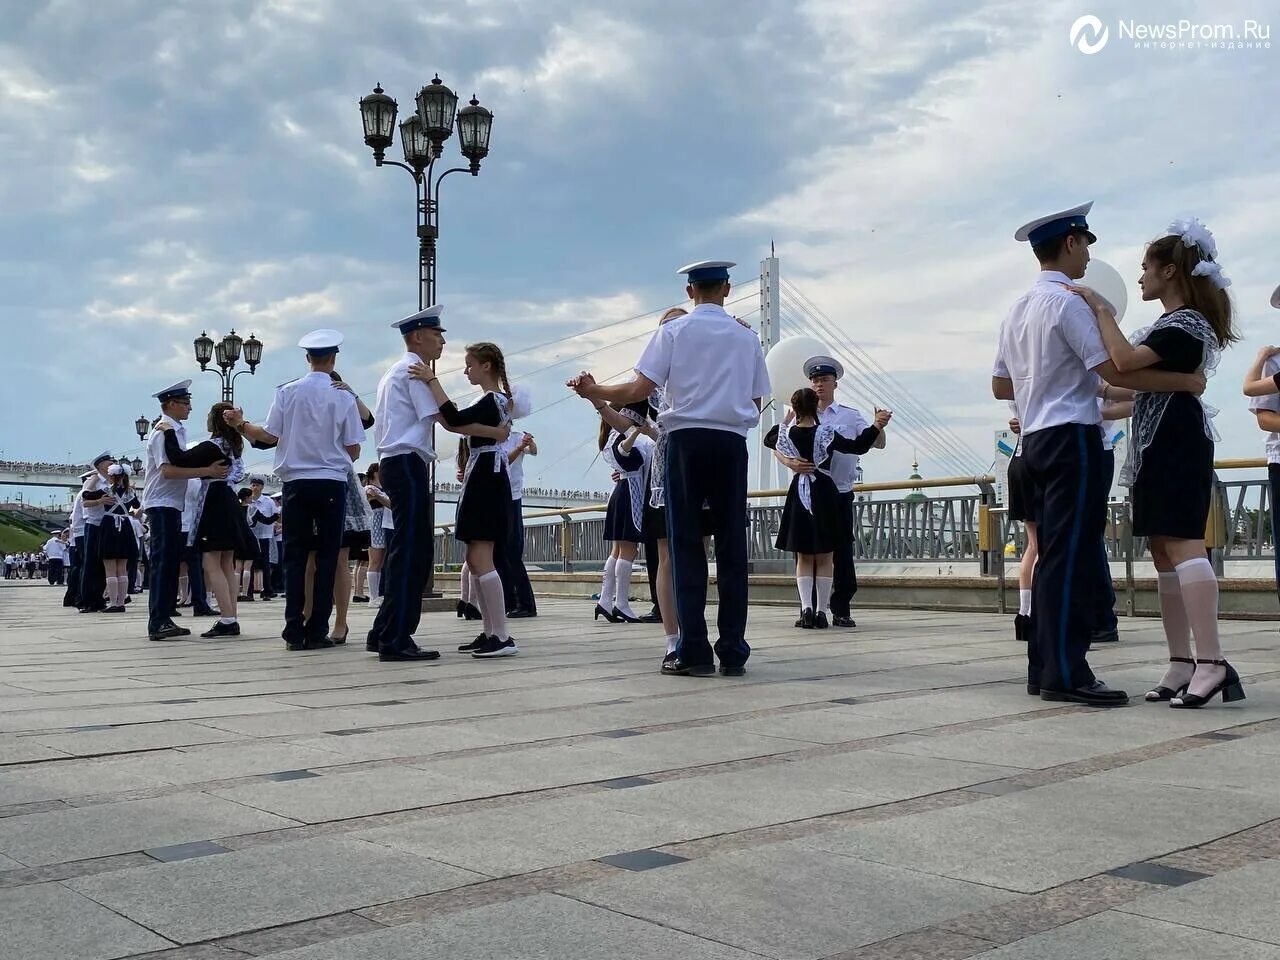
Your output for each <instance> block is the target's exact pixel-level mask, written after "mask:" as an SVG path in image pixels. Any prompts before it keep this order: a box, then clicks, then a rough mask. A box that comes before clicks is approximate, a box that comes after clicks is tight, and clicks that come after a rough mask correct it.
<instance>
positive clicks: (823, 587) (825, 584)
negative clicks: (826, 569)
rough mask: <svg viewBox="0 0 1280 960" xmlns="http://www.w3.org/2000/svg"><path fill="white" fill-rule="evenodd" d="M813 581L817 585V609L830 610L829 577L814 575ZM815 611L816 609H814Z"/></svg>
mask: <svg viewBox="0 0 1280 960" xmlns="http://www.w3.org/2000/svg"><path fill="white" fill-rule="evenodd" d="M814 583H815V584H817V587H818V610H822V611H824V612H826V613H830V612H831V578H830V577H816V578H815V579H814ZM814 612H815V613H816V612H817V611H814Z"/></svg>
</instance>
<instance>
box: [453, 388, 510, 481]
mask: <svg viewBox="0 0 1280 960" xmlns="http://www.w3.org/2000/svg"><path fill="white" fill-rule="evenodd" d="M489 392H490V393H491V394H493V399H494V400H496V401H497V403H498V424H497V425H498V426H502V425H503V424H504V423H510V422H511V401H510V400H508V399H507V396H506V394H504V393H495V392H494V391H492V390H490V391H489ZM480 399H481V400H483V399H484V397H481V398H480ZM476 402H477V403H478V402H479V401H476ZM487 453H492V454H493V472H494V473H498V472H499V471H502V470H505V469H506V468H507V458H506V457H505V456H504V455H503V453H502V450H501V449H499V446H498V444H497V443H496V442H495V443H494V444H493V446H491V447H481V448H480V449H479V450H477V449H476V448H475V447H472V448H471V456H469V457H467V466H466V469H465V470H464V471H463V473H462V490H461V491H460V492H459V493H458V502H459V503H461V502H462V498H463V497H464V496H466V493H467V481H468V480H470V479H471V471H472V470H473V469H475V465H476V461H477V460H479V459H480V457H482V456H483V455H485V454H487Z"/></svg>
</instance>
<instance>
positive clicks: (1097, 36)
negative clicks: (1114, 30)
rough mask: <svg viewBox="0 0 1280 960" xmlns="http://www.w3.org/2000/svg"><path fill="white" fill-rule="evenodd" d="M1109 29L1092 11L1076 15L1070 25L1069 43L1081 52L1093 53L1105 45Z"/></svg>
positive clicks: (1109, 35) (1109, 33)
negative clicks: (1081, 15) (1080, 15)
mask: <svg viewBox="0 0 1280 960" xmlns="http://www.w3.org/2000/svg"><path fill="white" fill-rule="evenodd" d="M1110 39H1111V29H1110V28H1109V27H1106V26H1103V23H1102V21H1101V20H1099V19H1098V18H1097V17H1095V16H1094V15H1093V14H1092V13H1086V14H1085V15H1084V16H1083V17H1078V18H1077V19H1076V22H1075V23H1073V24H1072V25H1071V45H1072V46H1073V47H1075V48H1076V49H1077V50H1079V51H1080V52H1081V53H1088V54H1094V53H1097V52H1098V51H1099V50H1101V49H1102V48H1103V47H1105V46H1106V45H1107V41H1108V40H1110Z"/></svg>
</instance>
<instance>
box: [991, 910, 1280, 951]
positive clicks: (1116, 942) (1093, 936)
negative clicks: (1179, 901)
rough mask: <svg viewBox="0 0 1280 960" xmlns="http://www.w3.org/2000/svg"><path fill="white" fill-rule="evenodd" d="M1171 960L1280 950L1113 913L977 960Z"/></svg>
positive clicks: (1075, 924) (1255, 942)
mask: <svg viewBox="0 0 1280 960" xmlns="http://www.w3.org/2000/svg"><path fill="white" fill-rule="evenodd" d="M1082 957H1097V958H1115V960H1170V958H1171V957H1231V958H1232V960H1280V947H1276V946H1273V945H1271V944H1268V943H1259V942H1258V941H1256V940H1249V939H1244V938H1241V937H1229V936H1224V935H1222V934H1216V933H1210V932H1207V931H1205V930H1197V929H1195V928H1193V927H1188V926H1183V925H1180V924H1176V923H1165V922H1163V921H1160V920H1149V919H1147V918H1145V917H1135V916H1130V915H1128V914H1124V913H1116V912H1114V911H1110V912H1107V913H1099V914H1095V915H1094V916H1092V917H1086V918H1085V919H1083V920H1076V921H1074V922H1073V923H1067V924H1064V925H1062V926H1061V927H1057V928H1056V929H1054V930H1050V931H1048V932H1047V933H1040V934H1036V935H1035V936H1032V937H1027V938H1026V939H1024V940H1019V941H1018V942H1016V943H1012V944H1009V945H1008V946H1004V947H1000V948H999V949H996V950H987V951H984V952H982V953H977V954H973V960H1081V958H1082Z"/></svg>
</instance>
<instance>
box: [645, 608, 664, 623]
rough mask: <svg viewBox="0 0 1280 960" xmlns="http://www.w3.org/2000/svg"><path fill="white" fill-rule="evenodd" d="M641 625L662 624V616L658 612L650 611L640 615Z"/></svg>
mask: <svg viewBox="0 0 1280 960" xmlns="http://www.w3.org/2000/svg"><path fill="white" fill-rule="evenodd" d="M640 622H641V623H661V622H662V614H661V613H659V612H658V611H657V610H650V611H649V612H648V613H642V614H640Z"/></svg>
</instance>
